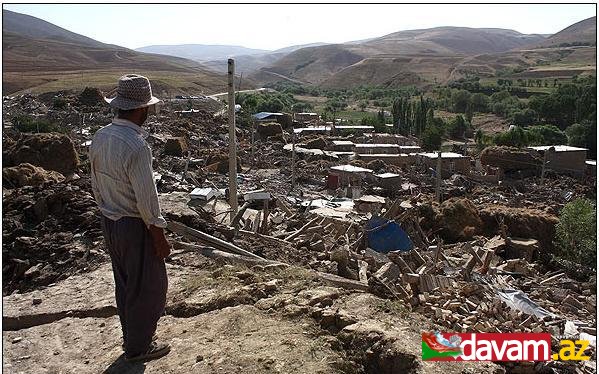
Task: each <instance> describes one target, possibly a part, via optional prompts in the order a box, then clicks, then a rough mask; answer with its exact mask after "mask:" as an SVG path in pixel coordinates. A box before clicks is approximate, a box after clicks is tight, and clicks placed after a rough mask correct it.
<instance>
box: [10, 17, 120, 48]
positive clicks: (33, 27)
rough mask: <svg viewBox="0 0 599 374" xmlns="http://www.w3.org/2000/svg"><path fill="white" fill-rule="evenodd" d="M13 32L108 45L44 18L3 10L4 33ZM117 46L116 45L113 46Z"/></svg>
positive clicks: (76, 42)
mask: <svg viewBox="0 0 599 374" xmlns="http://www.w3.org/2000/svg"><path fill="white" fill-rule="evenodd" d="M5 33H12V34H16V35H20V36H23V37H27V38H32V39H46V40H55V41H61V42H70V43H75V44H79V45H85V46H91V47H108V46H109V45H108V44H104V43H100V42H99V41H97V40H94V39H91V38H88V37H87V36H83V35H79V34H76V33H74V32H71V31H69V30H66V29H63V28H62V27H58V26H56V25H53V24H51V23H50V22H46V21H44V20H42V19H39V18H36V17H32V16H29V15H27V14H21V13H16V12H11V11H10V10H5V9H3V10H2V34H3V36H4V34H5ZM111 47H115V46H111Z"/></svg>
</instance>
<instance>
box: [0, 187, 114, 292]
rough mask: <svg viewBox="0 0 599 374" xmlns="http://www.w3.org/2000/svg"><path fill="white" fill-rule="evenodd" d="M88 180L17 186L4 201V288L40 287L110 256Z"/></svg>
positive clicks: (28, 288)
mask: <svg viewBox="0 0 599 374" xmlns="http://www.w3.org/2000/svg"><path fill="white" fill-rule="evenodd" d="M90 191H91V186H90V183H89V178H85V179H80V180H77V181H72V182H69V183H65V182H60V183H56V184H46V185H43V186H42V185H40V186H26V187H21V188H16V189H13V190H11V191H10V192H8V193H6V192H5V194H4V199H3V203H2V210H3V215H2V225H3V231H2V260H3V264H4V267H3V269H2V274H3V277H4V283H3V292H4V293H5V294H6V293H10V292H13V291H15V290H19V291H20V292H23V291H27V290H31V289H35V288H36V287H39V286H43V285H48V284H50V283H54V282H56V281H57V280H60V279H64V278H66V277H68V276H69V275H71V274H73V273H77V272H80V271H85V270H89V269H90V268H93V267H94V266H95V265H96V264H98V263H99V262H100V261H101V260H105V255H104V253H103V252H104V251H103V248H102V240H103V239H102V232H101V226H100V212H99V210H98V209H97V206H96V203H95V201H94V199H93V197H92V195H91V193H90Z"/></svg>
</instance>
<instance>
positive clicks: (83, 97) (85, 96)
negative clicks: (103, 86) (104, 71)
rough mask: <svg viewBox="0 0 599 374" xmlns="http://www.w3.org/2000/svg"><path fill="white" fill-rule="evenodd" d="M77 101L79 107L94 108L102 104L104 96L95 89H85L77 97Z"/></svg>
mask: <svg viewBox="0 0 599 374" xmlns="http://www.w3.org/2000/svg"><path fill="white" fill-rule="evenodd" d="M77 100H78V101H79V104H81V105H86V106H96V105H99V104H102V103H104V95H103V94H102V91H100V90H99V89H97V88H95V87H85V89H84V90H83V91H82V92H81V93H80V94H79V96H78V97H77Z"/></svg>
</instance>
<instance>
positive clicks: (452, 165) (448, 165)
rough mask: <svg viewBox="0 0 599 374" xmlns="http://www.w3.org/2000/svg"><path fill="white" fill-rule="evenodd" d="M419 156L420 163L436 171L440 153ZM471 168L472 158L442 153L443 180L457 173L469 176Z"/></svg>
mask: <svg viewBox="0 0 599 374" xmlns="http://www.w3.org/2000/svg"><path fill="white" fill-rule="evenodd" d="M418 156H419V157H420V162H422V163H423V164H424V165H426V166H428V167H430V168H433V169H434V170H436V168H437V159H438V158H439V152H429V153H418ZM470 168H471V165H470V157H468V156H464V155H461V154H459V153H454V152H441V176H442V177H443V178H447V177H450V176H452V175H453V174H456V173H459V174H469V173H470Z"/></svg>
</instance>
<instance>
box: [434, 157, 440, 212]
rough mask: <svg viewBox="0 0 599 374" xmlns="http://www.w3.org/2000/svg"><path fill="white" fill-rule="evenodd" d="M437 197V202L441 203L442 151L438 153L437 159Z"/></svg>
mask: <svg viewBox="0 0 599 374" xmlns="http://www.w3.org/2000/svg"><path fill="white" fill-rule="evenodd" d="M435 174H437V175H436V180H435V197H436V198H437V202H438V203H441V151H439V152H438V157H437V172H436V173H435Z"/></svg>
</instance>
